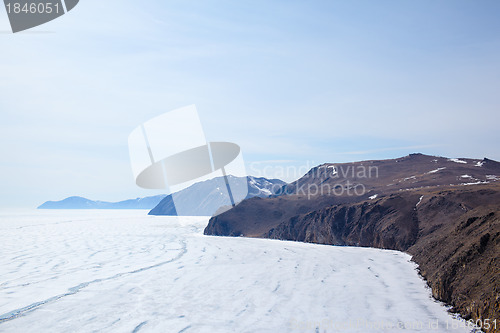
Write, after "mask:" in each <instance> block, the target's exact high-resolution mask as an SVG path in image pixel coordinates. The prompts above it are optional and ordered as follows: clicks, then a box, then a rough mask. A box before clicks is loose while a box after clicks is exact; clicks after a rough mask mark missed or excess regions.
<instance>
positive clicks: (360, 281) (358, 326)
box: [0, 210, 470, 333]
mask: <svg viewBox="0 0 500 333" xmlns="http://www.w3.org/2000/svg"><path fill="white" fill-rule="evenodd" d="M146 214H147V212H146V211H106V210H101V211H31V212H23V213H21V212H17V213H5V212H4V213H0V254H1V255H0V332H28V331H31V332H95V331H97V332H98V331H104V332H109V331H112V332H175V333H177V332H186V333H189V332H207V333H208V332H209V333H214V332H273V333H275V332H312V333H314V332H318V333H319V332H363V333H365V332H401V331H410V332H443V331H453V332H469V331H470V330H468V329H464V328H459V329H452V326H456V325H457V324H458V323H459V322H458V320H456V319H453V318H452V316H451V315H449V314H448V313H447V312H446V309H445V308H444V307H443V306H442V305H441V304H439V303H437V302H435V301H433V299H432V298H431V296H430V290H429V289H427V288H426V286H425V283H424V282H423V281H422V280H421V279H420V278H419V276H418V274H417V271H416V266H415V265H414V264H413V263H412V262H410V256H408V255H406V254H404V253H401V252H396V251H387V250H378V249H367V248H352V247H333V246H323V245H314V244H303V243H297V242H283V241H276V240H263V239H248V238H225V237H211V236H204V235H203V228H204V227H205V225H206V224H207V221H208V218H199V217H197V218H195V217H190V218H175V217H152V216H147V215H146Z"/></svg>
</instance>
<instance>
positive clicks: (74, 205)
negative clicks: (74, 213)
mask: <svg viewBox="0 0 500 333" xmlns="http://www.w3.org/2000/svg"><path fill="white" fill-rule="evenodd" d="M165 197H166V195H165V194H161V195H155V196H151V197H144V198H137V199H129V200H124V201H120V202H107V201H94V200H89V199H86V198H82V197H78V196H73V197H69V198H66V199H64V200H61V201H47V202H45V203H43V204H42V205H40V206H38V209H151V208H153V207H155V206H156V205H157V204H158V203H159V202H160V201H161V200H162V199H163V198H165Z"/></svg>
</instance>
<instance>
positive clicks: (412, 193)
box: [205, 160, 500, 332]
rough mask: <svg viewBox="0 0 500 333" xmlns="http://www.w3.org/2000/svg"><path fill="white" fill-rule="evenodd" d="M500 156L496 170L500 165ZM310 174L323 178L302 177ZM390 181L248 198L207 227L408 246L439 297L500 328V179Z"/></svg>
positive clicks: (239, 232)
mask: <svg viewBox="0 0 500 333" xmlns="http://www.w3.org/2000/svg"><path fill="white" fill-rule="evenodd" d="M488 161H489V160H488ZM493 163H496V162H493ZM493 163H490V164H491V165H492V166H490V168H491V169H490V170H488V173H490V174H491V173H492V171H493V172H496V170H492V168H495V169H496V168H497V167H498V166H497V165H496V164H493ZM477 165H479V164H477ZM461 167H462V166H461ZM449 169H451V168H449ZM413 172H414V173H417V172H420V171H419V170H415V171H413ZM458 173H459V175H458V176H457V175H455V176H453V175H451V174H448V175H447V179H446V182H448V181H449V179H452V178H453V177H455V178H465V177H462V176H463V175H466V173H464V172H463V170H459V171H458ZM422 174H426V173H422ZM431 174H432V173H431ZM497 174H498V172H497ZM389 178H391V179H394V177H388V179H389ZM490 178H491V177H490ZM305 181H307V182H314V181H315V180H314V179H305V180H301V181H299V182H297V183H300V182H305ZM294 186H296V185H294ZM387 187H388V186H386V185H385V184H384V183H383V182H382V183H380V184H374V185H373V188H374V191H377V192H378V193H382V194H381V195H379V196H378V197H373V196H371V199H369V198H367V196H368V195H365V196H360V197H357V199H354V198H352V197H338V196H318V197H315V198H313V199H312V200H308V199H311V198H305V197H304V196H300V195H295V194H293V195H288V196H280V197H276V198H269V199H251V200H247V201H244V202H242V203H241V204H240V205H238V206H236V207H235V208H233V209H231V210H229V211H227V212H225V213H223V214H221V215H219V216H217V217H214V218H212V219H211V220H210V222H209V224H208V226H207V228H206V229H205V234H211V235H232V236H239V235H243V236H250V237H266V238H276V239H284V240H296V241H304V242H313V243H321V244H332V245H349V246H370V247H377V248H386V249H395V250H400V251H405V252H408V253H410V254H411V255H412V256H413V260H414V261H415V262H416V263H417V264H418V265H419V269H420V272H421V274H422V276H423V277H424V278H425V279H426V280H427V281H428V284H429V286H430V287H431V288H432V292H433V296H434V297H435V298H437V299H439V300H441V301H444V302H446V303H447V304H450V305H452V307H453V311H456V312H459V313H460V314H461V315H462V316H463V317H464V318H467V319H469V318H471V319H474V320H477V319H480V320H485V319H490V321H493V320H495V319H496V320H497V329H496V330H494V329H489V330H488V329H485V331H487V332H500V328H499V327H498V326H499V325H498V323H499V321H500V304H499V303H500V184H498V183H497V182H491V183H489V184H486V183H482V184H477V185H474V184H469V185H463V184H462V185H454V186H444V185H441V184H437V185H435V186H431V185H426V186H422V187H419V188H412V189H406V190H402V189H398V190H397V191H393V192H392V193H390V192H386V193H383V192H382V190H385V189H386V188H387ZM377 192H376V193H377ZM372 193H373V192H372ZM372 193H370V194H372Z"/></svg>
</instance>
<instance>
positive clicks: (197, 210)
mask: <svg viewBox="0 0 500 333" xmlns="http://www.w3.org/2000/svg"><path fill="white" fill-rule="evenodd" d="M228 178H229V181H230V182H232V183H233V184H235V185H238V186H239V185H240V184H243V186H245V184H246V186H247V187H248V189H247V192H248V194H247V195H246V198H253V197H257V198H266V197H269V196H270V195H272V194H273V193H275V192H276V191H278V190H280V189H281V188H282V187H283V186H284V185H285V184H286V183H285V182H283V181H281V180H279V179H266V178H257V177H252V176H248V177H245V178H246V179H243V178H240V177H234V176H231V175H229V176H228ZM241 180H243V181H241ZM225 189H226V187H225V182H224V178H222V177H217V178H214V179H210V180H207V181H203V182H199V183H196V184H193V185H191V186H189V187H187V188H186V189H184V190H182V191H179V192H176V193H175V194H173V195H168V196H166V197H165V198H164V199H163V200H162V201H161V202H160V203H158V205H157V206H156V207H154V208H153V209H152V210H151V211H150V212H149V215H177V214H178V212H177V210H176V207H175V206H176V204H177V205H181V206H182V207H183V208H184V209H183V211H182V215H191V216H212V215H213V214H214V213H215V212H216V211H217V210H218V209H219V208H221V207H224V206H227V205H228V203H229V202H230V200H229V196H228V194H227V192H226V191H225ZM245 193H246V191H245Z"/></svg>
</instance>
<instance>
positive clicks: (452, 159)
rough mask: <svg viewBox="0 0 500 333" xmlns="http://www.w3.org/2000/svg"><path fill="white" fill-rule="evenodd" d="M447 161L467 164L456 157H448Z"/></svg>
mask: <svg viewBox="0 0 500 333" xmlns="http://www.w3.org/2000/svg"><path fill="white" fill-rule="evenodd" d="M448 161H450V162H455V163H461V164H467V162H466V161H463V160H459V159H458V158H450V159H448Z"/></svg>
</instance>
